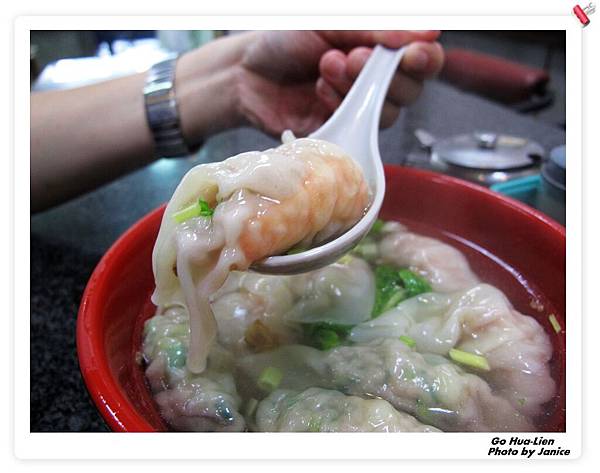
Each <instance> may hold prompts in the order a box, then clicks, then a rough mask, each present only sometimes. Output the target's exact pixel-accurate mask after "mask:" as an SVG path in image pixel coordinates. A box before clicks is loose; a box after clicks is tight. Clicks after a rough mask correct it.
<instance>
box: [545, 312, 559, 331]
mask: <svg viewBox="0 0 600 473" xmlns="http://www.w3.org/2000/svg"><path fill="white" fill-rule="evenodd" d="M548 320H549V321H550V325H552V328H553V329H554V331H555V332H556V333H560V331H561V330H562V327H561V326H560V324H559V323H558V320H556V316H555V315H554V314H550V315H549V316H548Z"/></svg>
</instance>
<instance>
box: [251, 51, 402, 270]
mask: <svg viewBox="0 0 600 473" xmlns="http://www.w3.org/2000/svg"><path fill="white" fill-rule="evenodd" d="M403 55H404V48H402V49H394V50H392V49H387V48H384V47H383V46H380V45H377V46H375V48H374V49H373V53H372V54H371V56H370V57H369V60H368V61H367V63H366V64H365V66H364V67H363V70H362V71H361V72H360V74H359V75H358V77H357V79H356V81H355V82H354V84H353V85H352V88H351V89H350V91H349V92H348V94H347V95H346V97H345V98H344V101H343V102H342V103H341V105H340V106H339V107H338V109H337V110H336V111H335V113H334V114H333V115H332V116H331V118H330V119H329V120H327V122H326V123H325V124H324V125H323V126H322V127H321V128H319V129H318V130H317V131H315V132H314V133H313V134H311V135H310V138H317V139H320V140H325V141H329V142H331V143H335V144H337V145H339V146H341V147H342V148H343V149H344V150H345V151H346V152H347V153H348V154H349V155H350V156H352V158H354V160H355V161H357V162H358V164H359V165H360V166H361V168H362V170H363V174H364V176H365V179H366V181H367V183H368V185H369V188H370V189H371V194H372V197H373V201H372V203H371V206H370V207H369V210H368V211H367V213H366V214H365V215H364V217H363V218H362V219H361V220H359V221H358V222H357V223H356V225H354V226H353V227H352V228H350V229H349V230H348V231H346V232H345V233H344V234H342V235H340V236H339V237H338V238H336V239H334V240H332V241H329V242H327V243H325V244H324V245H321V246H318V247H315V248H311V249H310V250H306V251H303V252H302V253H297V254H293V255H284V256H271V257H269V258H265V259H263V260H261V261H258V262H256V263H254V264H253V265H252V267H251V269H252V270H253V271H256V272H260V273H268V274H297V273H304V272H307V271H312V270H314V269H318V268H322V267H323V266H326V265H328V264H330V263H333V262H334V261H337V260H338V259H339V258H341V257H342V256H343V255H344V254H345V253H347V252H348V251H350V250H351V249H352V248H353V247H354V246H355V245H356V244H357V243H358V242H359V241H360V240H362V238H363V237H364V236H365V235H366V234H367V233H368V232H369V230H370V229H371V227H372V226H373V223H375V220H376V219H377V215H378V214H379V210H380V209H381V204H382V202H383V196H384V194H385V177H384V174H383V164H382V163H381V156H380V154H379V141H378V136H379V119H380V117H381V109H382V107H383V103H384V101H385V96H386V95H387V90H388V88H389V85H390V82H391V80H392V77H393V76H394V73H395V71H396V69H397V68H398V64H399V63H400V60H401V59H402V56H403Z"/></svg>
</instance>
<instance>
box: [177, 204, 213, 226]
mask: <svg viewBox="0 0 600 473" xmlns="http://www.w3.org/2000/svg"><path fill="white" fill-rule="evenodd" d="M214 213H215V211H214V209H211V208H210V205H208V202H206V201H205V200H202V199H198V201H197V202H194V203H193V204H192V205H190V206H188V207H185V208H183V209H181V210H179V211H177V212H175V213H174V214H173V218H174V219H175V221H176V222H177V223H182V222H185V221H186V220H189V219H190V218H194V217H212V215H213V214H214Z"/></svg>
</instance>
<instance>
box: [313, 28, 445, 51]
mask: <svg viewBox="0 0 600 473" xmlns="http://www.w3.org/2000/svg"><path fill="white" fill-rule="evenodd" d="M317 33H318V34H319V35H320V36H321V37H322V38H324V39H325V40H326V41H327V42H329V43H330V44H331V45H333V46H335V47H338V48H342V49H350V48H353V47H356V46H374V45H375V44H378V43H380V44H383V45H384V46H387V47H389V48H399V47H400V46H403V45H405V44H407V43H410V42H412V41H435V40H436V39H437V38H438V37H439V35H440V32H439V31H389V30H385V31H361V30H354V31H338V30H335V31H318V32H317Z"/></svg>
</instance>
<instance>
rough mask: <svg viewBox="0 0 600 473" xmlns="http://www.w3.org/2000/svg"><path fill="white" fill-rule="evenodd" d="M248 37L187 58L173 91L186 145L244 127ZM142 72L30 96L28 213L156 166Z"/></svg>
mask: <svg viewBox="0 0 600 473" xmlns="http://www.w3.org/2000/svg"><path fill="white" fill-rule="evenodd" d="M243 45H244V38H243V37H232V38H227V39H224V40H219V41H215V42H213V43H210V44H209V45H207V46H205V47H203V48H200V49H198V50H195V51H193V52H191V53H188V54H186V55H184V56H182V57H181V58H180V59H179V61H178V64H177V69H176V82H175V90H176V95H177V99H178V103H179V112H180V117H181V127H182V130H183V134H184V137H185V139H186V141H188V142H189V143H190V144H196V143H198V142H200V141H201V140H202V139H203V138H206V137H207V136H209V135H210V134H213V133H216V132H218V131H221V130H223V129H225V128H227V127H230V126H235V125H237V124H238V123H239V122H240V118H239V113H238V106H237V88H236V80H237V79H236V77H237V74H238V73H237V71H236V69H237V67H238V66H237V64H238V62H239V58H240V57H241V54H242V49H243ZM144 78H145V74H136V75H132V76H128V77H125V78H121V79H116V80H111V81H107V82H103V83H100V84H96V85H92V86H87V87H81V88H77V89H72V90H68V91H57V92H45V93H37V94H32V95H31V131H30V132H31V136H30V142H31V209H32V211H34V212H35V211H38V210H43V209H44V208H47V207H49V206H52V205H55V204H57V203H60V202H62V201H64V200H66V199H68V198H71V197H74V196H76V195H78V194H80V193H82V192H85V191H88V190H90V189H93V188H94V187H97V186H99V185H101V184H103V183H105V182H108V181H109V180H111V179H114V178H115V177H117V176H119V175H121V174H124V173H126V172H129V171H132V170H133V169H136V168H137V167H140V166H142V165H144V164H147V163H149V162H151V161H152V160H153V155H154V143H153V138H152V134H151V132H150V129H149V128H148V125H147V122H146V115H145V108H144V98H143V94H142V90H143V86H144Z"/></svg>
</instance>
